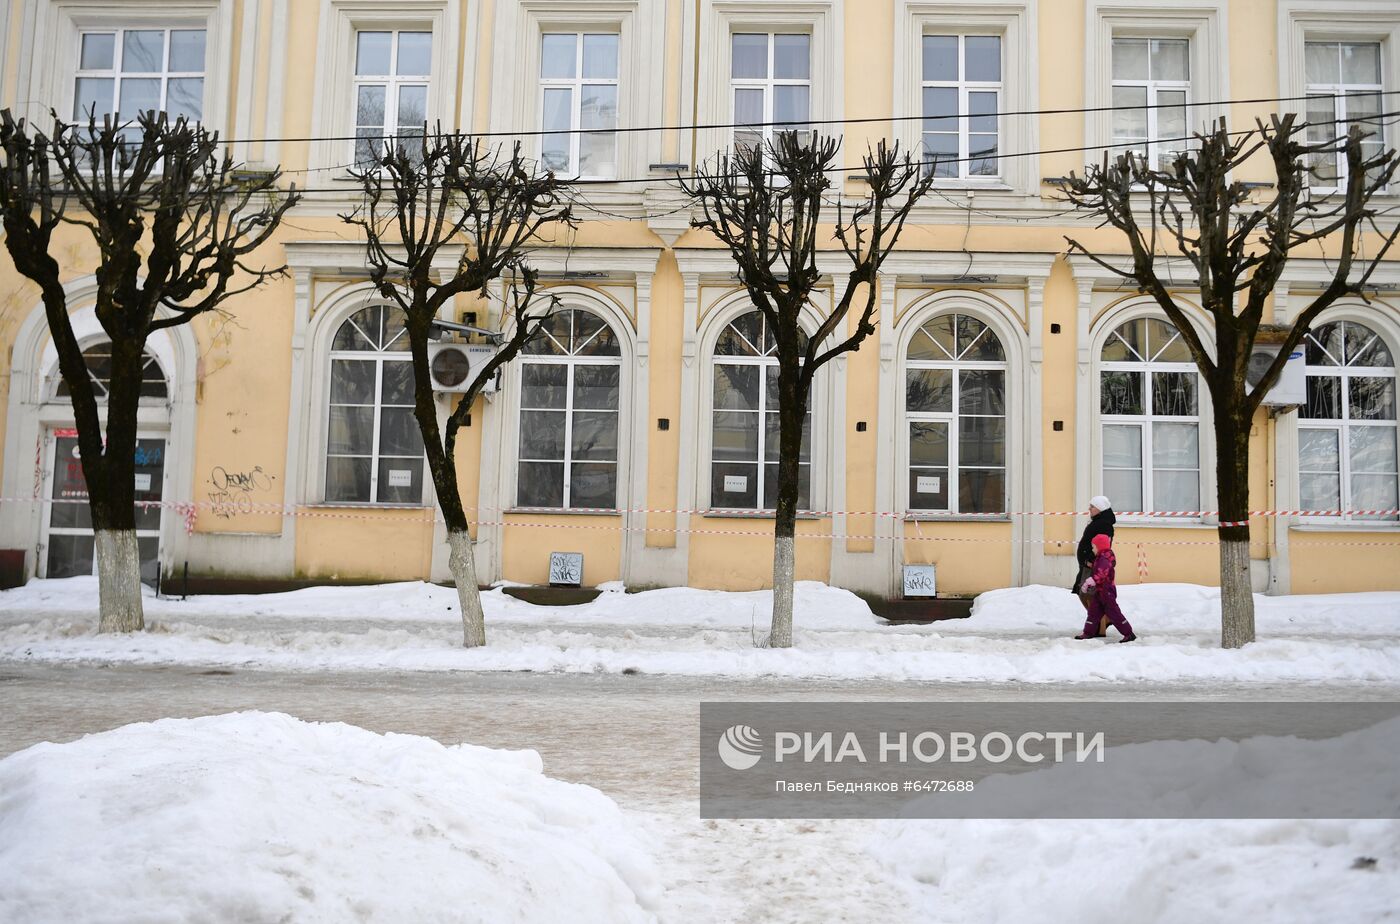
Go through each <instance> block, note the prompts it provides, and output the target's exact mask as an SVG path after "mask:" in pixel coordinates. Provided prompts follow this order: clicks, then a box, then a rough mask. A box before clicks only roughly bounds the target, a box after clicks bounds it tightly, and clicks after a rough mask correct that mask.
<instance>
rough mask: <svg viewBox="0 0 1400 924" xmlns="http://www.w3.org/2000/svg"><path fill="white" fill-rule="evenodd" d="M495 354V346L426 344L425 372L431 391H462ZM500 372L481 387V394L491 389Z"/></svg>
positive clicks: (494, 388) (469, 385)
mask: <svg viewBox="0 0 1400 924" xmlns="http://www.w3.org/2000/svg"><path fill="white" fill-rule="evenodd" d="M495 355H496V347H494V346H488V345H486V344H474V343H430V344H428V374H429V375H430V376H431V377H432V380H433V391H440V392H447V393H461V392H464V391H466V390H467V389H468V388H470V387H471V384H472V382H473V381H475V380H476V376H477V373H478V372H479V371H480V370H481V367H482V366H484V365H486V364H487V363H488V362H490V361H491V357H493V356H495ZM499 379H500V372H499V371H497V373H496V374H495V375H493V376H491V380H490V381H489V382H487V383H486V384H485V386H484V387H482V389H481V391H482V393H483V394H485V393H490V392H494V391H495V390H496V386H497V383H498V380H499Z"/></svg>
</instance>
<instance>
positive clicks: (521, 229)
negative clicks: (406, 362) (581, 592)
mask: <svg viewBox="0 0 1400 924" xmlns="http://www.w3.org/2000/svg"><path fill="white" fill-rule="evenodd" d="M356 176H357V178H358V180H359V182H360V184H361V186H362V188H363V192H364V202H363V204H362V205H361V206H360V208H358V209H357V210H356V211H354V212H352V213H350V214H347V215H344V216H342V217H343V218H344V220H345V221H346V222H348V223H349V224H351V225H354V226H355V227H357V228H359V229H360V231H361V232H362V233H363V234H364V236H365V251H366V255H367V258H368V265H369V272H370V279H371V280H372V281H373V283H374V286H375V288H376V289H377V290H378V291H379V293H380V294H381V295H383V296H384V297H385V298H387V299H389V300H390V301H392V302H393V303H394V304H396V305H398V306H399V307H400V308H401V309H403V312H404V315H405V316H406V319H407V320H406V329H407V331H408V346H409V352H410V354H411V355H412V357H413V387H414V418H415V419H416V420H417V421H418V429H419V432H420V433H421V434H422V437H423V446H424V449H425V450H426V452H427V456H428V471H429V472H430V473H431V475H432V478H433V487H434V488H435V490H436V492H437V499H438V505H439V507H441V508H442V515H443V519H444V520H446V522H447V541H448V543H449V544H450V545H451V553H450V555H449V558H448V564H449V566H450V568H451V569H452V580H453V582H454V583H455V584H456V587H457V601H458V605H459V606H460V608H461V611H462V636H463V644H464V645H465V646H466V647H468V648H474V647H477V646H480V645H485V644H486V619H485V614H484V613H483V611H482V608H481V594H480V592H479V590H478V587H477V579H476V563H475V560H474V558H473V554H472V536H471V532H470V531H469V524H468V521H467V515H466V510H465V508H464V507H463V505H462V495H461V490H460V489H459V487H458V485H457V454H456V451H457V436H458V433H459V432H460V430H461V428H462V426H463V425H464V424H465V423H466V421H467V418H468V415H469V414H470V413H471V408H472V403H473V402H474V401H475V400H476V396H477V395H479V394H481V391H482V389H483V388H484V387H485V386H486V384H487V383H488V382H490V381H491V379H492V377H493V376H495V375H496V372H497V370H498V369H500V368H501V367H502V366H504V365H505V364H506V363H508V362H510V361H511V360H512V359H514V358H515V357H516V356H517V355H518V354H519V353H520V351H521V349H522V348H523V347H524V346H525V344H526V343H527V342H528V341H529V340H530V338H531V337H533V336H534V335H535V334H536V332H538V331H539V329H540V327H541V326H542V325H543V324H544V323H545V321H546V320H548V318H549V315H550V312H551V311H552V310H553V308H554V307H555V304H556V300H555V299H554V298H553V297H552V296H549V295H548V294H547V293H545V292H542V291H541V290H540V289H539V287H538V283H537V274H536V273H535V271H534V270H532V269H531V268H530V267H529V264H528V262H527V260H526V252H527V248H528V247H529V246H530V245H531V244H532V243H534V242H537V241H538V239H539V235H540V232H541V231H542V230H543V229H545V228H549V227H552V226H555V225H561V224H562V225H568V224H571V223H572V221H573V218H572V215H571V212H570V209H569V205H568V203H567V201H566V200H567V198H568V194H569V191H570V187H569V186H568V184H566V183H565V182H563V181H561V180H559V179H558V178H556V177H555V176H554V174H553V173H549V172H545V171H542V170H539V169H538V168H537V167H536V166H535V165H534V164H533V163H532V162H531V161H529V160H527V159H526V158H525V157H524V156H522V154H521V148H520V145H519V144H516V145H515V146H514V147H513V148H512V149H510V150H509V151H507V150H503V149H501V148H499V147H497V148H488V147H487V146H485V145H484V144H482V143H481V142H480V141H478V140H477V139H474V138H471V137H468V136H465V135H460V134H454V133H450V132H444V131H442V129H441V128H436V129H433V130H429V131H425V132H424V133H423V134H422V135H421V136H420V135H413V136H410V137H405V138H401V139H399V140H398V142H397V143H393V144H389V145H386V147H385V150H384V152H383V153H382V154H381V155H379V156H378V157H377V158H376V161H375V163H374V164H372V165H371V166H369V167H368V168H367V169H364V170H362V171H358V172H357V174H356ZM459 251H460V254H459V255H457V254H458V252H459ZM451 255H456V256H452V257H451V259H452V265H450V266H447V267H446V268H445V269H444V266H443V262H442V260H445V259H446V258H448V257H449V256H451ZM440 258H442V259H440ZM500 280H504V281H506V282H507V283H508V288H507V291H508V293H509V295H508V298H507V305H506V310H505V311H503V312H502V327H503V330H502V335H503V336H502V337H501V339H500V343H499V345H498V347H497V350H496V352H495V354H494V355H493V356H492V357H491V359H490V360H489V361H487V362H485V363H483V364H482V365H481V366H480V368H478V369H474V370H469V374H471V375H472V378H471V381H470V383H469V384H468V386H467V389H466V391H464V392H462V393H461V394H460V395H457V396H456V397H457V398H458V402H457V405H456V407H455V408H453V409H452V410H451V412H450V413H449V414H448V416H447V423H446V427H439V425H438V402H437V397H436V395H435V394H434V392H433V383H432V376H431V374H430V370H429V365H428V343H429V341H430V340H431V339H432V327H433V323H434V321H436V320H438V319H439V318H440V317H441V316H442V313H443V311H444V309H450V308H451V306H452V305H453V304H454V302H455V299H456V298H457V296H459V295H462V296H468V295H472V296H480V297H487V296H489V294H490V291H489V290H490V288H491V286H492V285H493V284H494V283H496V282H498V281H500ZM507 331H508V333H507Z"/></svg>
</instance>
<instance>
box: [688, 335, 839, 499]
mask: <svg viewBox="0 0 1400 924" xmlns="http://www.w3.org/2000/svg"><path fill="white" fill-rule="evenodd" d="M756 311H758V309H757V308H753V309H751V311H749V312H744V311H741V312H738V313H737V314H735V315H733V316H732V317H730V318H729V320H728V321H727V322H725V324H724V325H723V326H722V327H720V328H719V329H718V330H717V331H716V333H715V338H714V342H712V343H711V344H710V350H711V353H710V377H709V380H708V382H707V384H708V385H709V390H710V402H711V408H710V414H709V417H708V418H707V420H706V426H707V427H708V430H709V434H710V451H709V454H708V457H707V461H706V465H707V466H708V470H709V472H710V490H709V493H708V494H706V501H705V506H706V507H707V508H710V509H713V510H715V511H722V512H724V513H732V512H740V513H757V514H771V513H773V510H774V508H772V507H764V506H763V496H764V493H765V492H764V480H765V477H764V476H765V472H766V470H767V468H768V466H769V465H770V464H772V463H770V462H768V452H767V450H768V446H767V442H768V415H769V414H770V413H775V411H774V410H773V409H772V408H770V407H769V406H768V370H769V369H777V368H778V356H777V354H776V353H769V354H766V355H763V356H755V355H738V356H732V355H728V354H726V355H724V356H721V355H720V354H718V353H715V352H714V347H715V344H716V343H717V342H718V340H719V337H720V336H722V335H723V334H724V332H725V331H726V330H728V329H729V325H731V324H733V323H734V322H735V321H737V320H738V319H739V318H741V317H743V316H744V315H745V314H749V313H752V312H756ZM746 339H747V338H746ZM754 346H759V344H754ZM717 366H752V367H754V368H756V369H758V370H759V373H758V406H757V408H755V409H754V410H752V411H737V412H736V413H740V414H753V415H754V416H756V417H757V418H758V448H757V450H756V454H755V455H754V458H753V462H752V464H753V466H754V468H755V475H754V506H753V507H735V506H730V505H718V506H716V505H715V504H714V503H713V500H714V468H715V465H716V464H717V462H718V461H720V460H716V459H715V457H714V432H715V431H714V427H715V414H716V413H717V412H716V410H715V409H714V406H713V404H714V388H715V376H716V375H717V374H718V370H717V369H716V367H717ZM812 403H813V402H812V399H811V396H808V399H807V416H808V417H809V418H810V421H809V426H810V427H815V426H816V418H815V416H814V415H813V413H812ZM815 436H816V433H815V431H813V432H812V437H813V439H812V441H811V442H809V443H808V446H809V450H808V454H807V461H806V462H805V463H803V462H799V463H798V464H799V471H800V468H801V466H802V465H806V466H807V504H806V506H800V507H799V509H800V510H811V509H815V507H814V506H813V504H812V493H813V491H814V490H815V482H814V480H813V472H814V468H813V463H814V461H815V457H814V455H813V453H812V450H811V448H810V447H812V446H813V445H814V444H815V439H814V438H815ZM723 461H726V462H733V463H736V464H739V465H748V464H750V462H749V461H748V460H747V459H743V460H740V459H726V460H723ZM799 504H800V500H799Z"/></svg>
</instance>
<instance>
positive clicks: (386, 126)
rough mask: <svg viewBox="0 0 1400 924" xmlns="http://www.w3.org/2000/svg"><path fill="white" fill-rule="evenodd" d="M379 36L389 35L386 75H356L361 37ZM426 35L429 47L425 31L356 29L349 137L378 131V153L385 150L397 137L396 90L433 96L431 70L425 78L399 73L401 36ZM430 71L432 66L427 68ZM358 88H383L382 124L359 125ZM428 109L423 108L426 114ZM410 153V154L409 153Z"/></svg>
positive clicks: (430, 35) (397, 110)
mask: <svg viewBox="0 0 1400 924" xmlns="http://www.w3.org/2000/svg"><path fill="white" fill-rule="evenodd" d="M368 32H382V33H388V35H389V73H387V74H360V73H359V42H360V35H361V33H368ZM406 32H407V33H427V34H428V36H429V44H430V45H431V43H432V33H431V32H428V31H427V30H426V29H411V28H410V29H377V28H359V29H356V30H355V49H356V51H355V61H354V62H353V63H352V65H351V73H352V74H353V75H354V80H353V83H354V87H353V90H352V91H351V95H350V108H351V113H352V115H351V117H350V121H351V123H352V125H353V127H354V131H353V132H352V134H354V135H356V136H357V139H358V136H359V133H360V130H361V129H367V128H371V127H373V128H377V129H378V130H379V132H380V139H381V149H382V150H388V147H389V145H390V144H391V143H392V141H393V139H394V138H396V137H399V134H398V133H399V130H400V129H401V128H402V126H400V125H399V90H401V89H404V88H406V87H423V89H424V90H425V91H426V93H425V96H429V97H430V96H431V95H432V92H433V87H432V82H431V70H430V73H429V74H428V75H421V74H413V75H402V76H400V75H399V73H398V65H399V36H400V35H402V34H403V33H406ZM430 69H431V65H430ZM361 87H383V88H384V121H383V123H382V124H380V125H377V126H369V125H361V124H360V116H359V97H360V88H361ZM426 112H427V108H426V107H425V113H426ZM355 147H356V153H358V150H359V141H358V140H356V142H355ZM410 153H412V152H411V151H410Z"/></svg>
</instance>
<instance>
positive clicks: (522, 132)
mask: <svg viewBox="0 0 1400 924" xmlns="http://www.w3.org/2000/svg"><path fill="white" fill-rule="evenodd" d="M1397 93H1400V90H1367V91H1364V92H1358V93H1306V94H1303V95H1300V96H1258V97H1251V98H1245V99H1224V100H1201V101H1199V102H1186V103H1153V104H1150V105H1147V104H1144V105H1142V106H1075V107H1059V108H1053V109H1012V110H1007V111H1004V112H1003V111H1000V110H997V111H995V112H984V113H978V116H979V117H986V118H990V117H996V118H1010V117H1012V116H1053V115H1083V114H1085V113H1093V112H1118V111H1128V110H1138V111H1140V110H1147V109H1204V108H1213V107H1220V106H1252V105H1261V104H1264V103H1288V102H1298V101H1300V100H1301V101H1306V100H1310V99H1339V98H1342V97H1365V96H1393V95H1395V94H1397ZM962 115H964V114H961V113H960V114H958V115H951V116H925V115H922V114H920V115H898V116H897V115H883V116H857V117H852V118H839V119H790V120H786V121H777V122H702V123H695V124H686V125H620V126H618V127H616V128H606V129H596V128H562V129H557V130H556V129H548V130H546V129H541V128H535V129H515V130H506V131H485V132H469V131H453V132H448V134H450V135H455V136H457V137H464V138H536V137H540V136H543V135H611V134H635V133H638V132H670V131H679V132H688V131H707V130H711V129H722V128H723V129H729V128H748V129H753V128H808V127H811V126H815V125H870V124H875V123H879V122H912V121H922V120H924V119H930V118H939V119H942V118H949V119H956V118H961V117H962ZM220 140H221V141H222V142H223V143H224V144H279V143H280V144H292V143H314V142H328V141H358V140H361V139H360V137H359V136H358V135H311V136H307V137H300V138H298V137H286V138H223V139H220Z"/></svg>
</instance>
